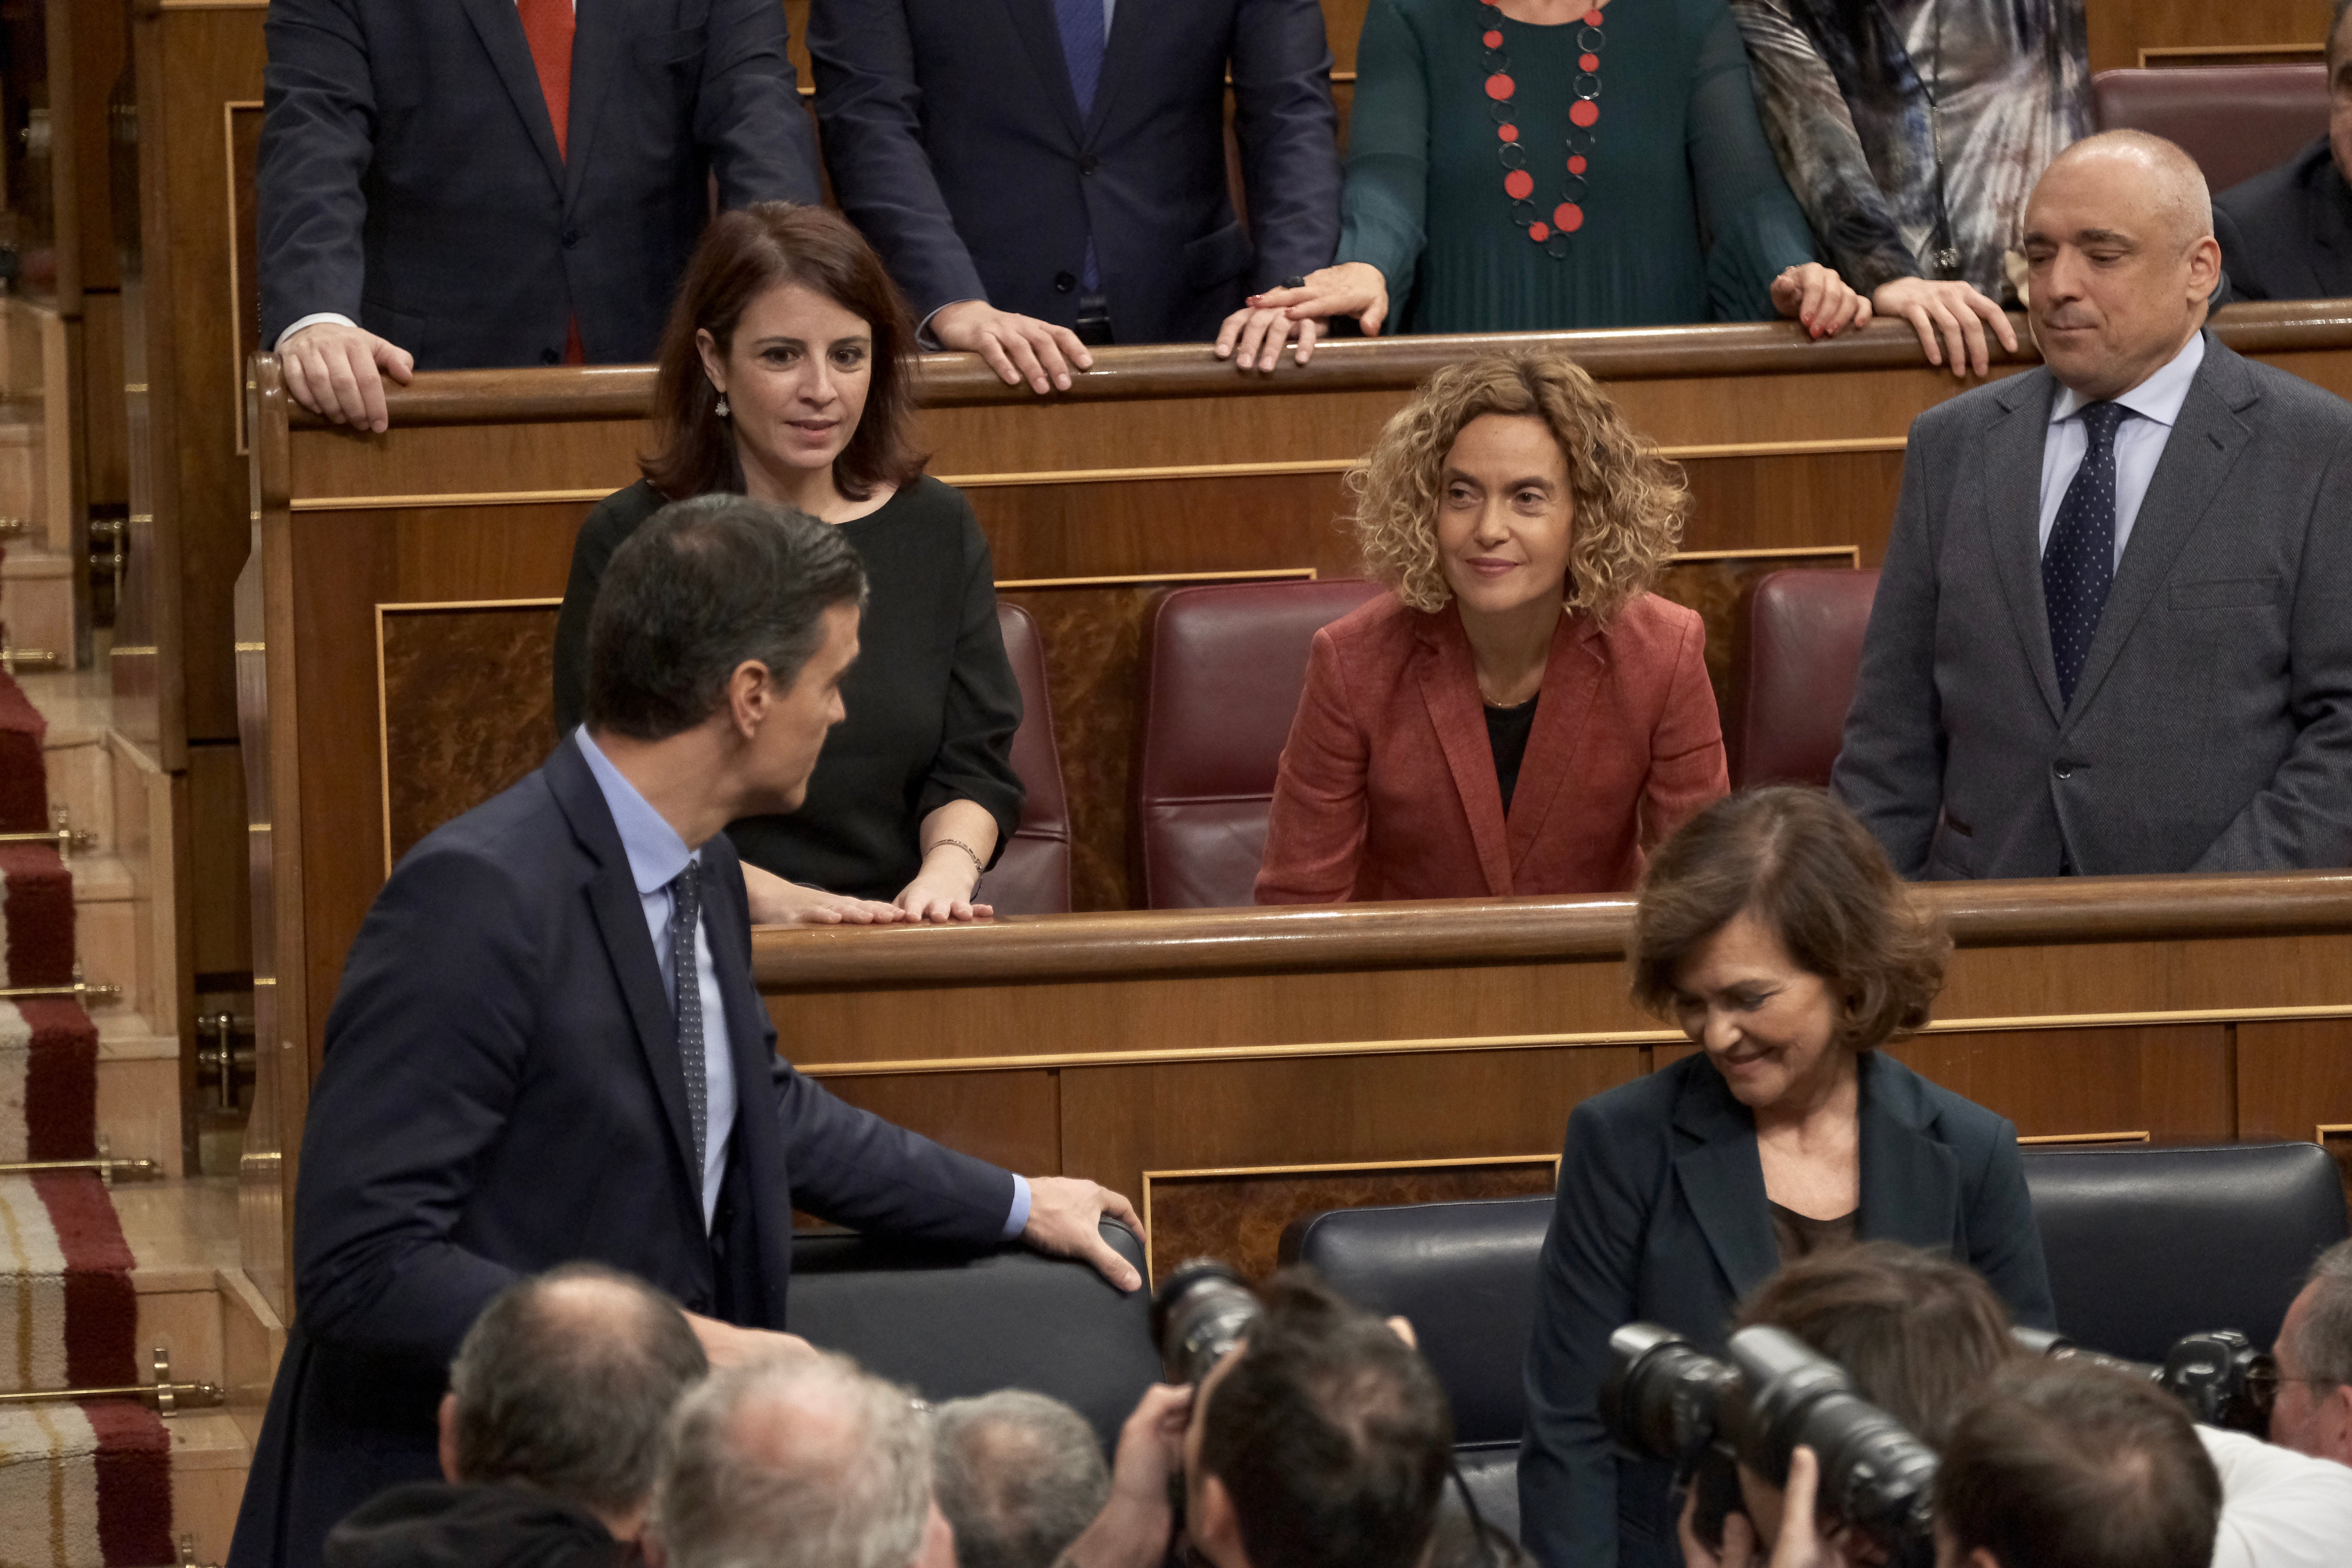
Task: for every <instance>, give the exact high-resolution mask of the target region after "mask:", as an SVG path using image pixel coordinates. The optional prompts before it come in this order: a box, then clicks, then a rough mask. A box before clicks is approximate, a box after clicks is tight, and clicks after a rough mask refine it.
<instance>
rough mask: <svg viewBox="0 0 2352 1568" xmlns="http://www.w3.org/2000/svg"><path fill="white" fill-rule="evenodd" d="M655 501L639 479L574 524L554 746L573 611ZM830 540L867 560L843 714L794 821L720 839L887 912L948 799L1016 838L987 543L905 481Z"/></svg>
mask: <svg viewBox="0 0 2352 1568" xmlns="http://www.w3.org/2000/svg"><path fill="white" fill-rule="evenodd" d="M661 504H662V497H661V494H660V492H659V491H657V490H656V489H654V488H653V486H652V485H650V484H648V483H646V481H644V480H642V479H640V480H639V481H638V482H637V483H635V484H634V485H631V486H630V487H629V488H628V489H625V490H621V491H619V492H617V493H616V494H614V495H611V496H608V497H606V498H605V499H604V500H603V501H602V502H600V503H598V505H597V507H596V510H593V511H592V512H590V513H589V514H588V517H587V520H586V521H583V522H582V523H581V525H580V537H579V539H578V541H577V542H575V543H574V544H573V545H572V581H571V584H570V585H569V586H568V587H566V589H565V590H564V594H563V611H562V616H560V617H559V618H558V619H557V621H556V626H555V721H556V725H557V727H558V728H559V729H560V730H562V731H564V732H566V733H569V732H570V731H571V730H572V726H573V725H575V724H577V723H579V722H580V721H581V720H582V718H583V717H584V714H585V709H586V706H587V684H588V609H589V606H590V605H592V604H593V602H594V600H595V596H596V584H598V582H600V581H601V580H602V579H603V577H604V563H606V562H608V561H610V560H611V559H612V558H613V552H614V551H615V550H617V549H619V548H620V545H621V542H622V541H623V540H625V539H626V538H627V537H628V536H629V535H630V534H631V533H633V532H635V531H636V528H637V525H638V524H639V523H642V522H644V521H646V519H647V518H648V517H651V516H652V515H653V514H654V512H655V511H656V510H658V509H659V507H660V506H661ZM840 528H841V531H842V533H843V535H844V536H845V537H846V538H847V539H848V540H849V542H850V543H851V544H853V545H855V546H856V550H857V553H858V555H859V557H860V558H861V559H863V560H864V561H865V563H866V582H867V587H868V593H867V596H866V616H865V619H864V620H863V622H861V623H860V625H859V626H858V632H857V637H858V644H859V651H858V655H857V662H856V664H854V665H852V666H851V667H850V669H849V674H848V676H847V677H846V678H845V679H843V681H842V683H841V699H842V703H843V705H844V706H845V707H846V708H847V709H848V710H849V717H848V718H847V719H845V721H842V722H841V723H840V724H839V725H837V726H835V729H834V731H833V733H832V734H831V735H829V736H827V737H826V738H825V742H824V753H823V754H822V755H821V756H819V757H818V758H817V764H816V772H815V773H813V774H811V775H810V777H809V787H808V799H807V800H806V801H805V802H804V803H803V805H802V806H801V808H800V810H798V811H796V812H794V813H793V814H792V815H791V816H751V817H746V818H744V819H743V820H742V821H740V822H735V823H730V824H729V825H728V828H727V832H728V836H729V837H731V838H733V839H734V841H735V847H736V850H737V852H738V853H739V854H740V855H741V856H742V858H744V859H745V860H746V861H748V862H750V863H751V864H752V865H754V866H757V867H760V868H761V869H763V870H768V871H772V872H774V873H775V874H776V875H777V876H779V877H783V878H786V879H789V880H792V881H794V882H802V883H805V884H807V885H809V886H811V887H816V888H824V889H827V890H828V891H831V892H835V893H846V894H850V895H852V896H854V897H856V898H862V899H878V900H890V899H894V898H897V897H898V890H899V889H901V888H904V887H905V886H906V885H907V884H908V882H909V881H912V880H913V879H914V876H915V871H916V868H918V867H919V865H920V864H921V863H922V853H921V850H920V848H919V844H918V840H917V836H916V835H917V829H918V828H919V826H920V825H921V823H922V820H923V818H924V817H925V816H929V814H930V813H932V812H933V811H936V810H938V809H939V808H940V806H942V805H946V804H947V803H948V802H950V801H951V800H969V801H974V802H976V803H978V804H979V805H982V806H983V807H985V808H986V809H987V811H988V814H989V815H990V816H993V817H994V818H996V842H997V846H998V847H999V849H1000V850H1001V849H1002V848H1003V846H1004V844H1005V843H1006V842H1007V841H1008V840H1010V839H1011V838H1012V837H1013V829H1014V828H1015V827H1017V826H1020V823H1021V801H1022V790H1021V779H1020V776H1019V775H1018V774H1017V773H1014V772H1013V731H1015V730H1016V729H1018V728H1020V725H1021V689H1020V687H1019V686H1018V685H1016V684H1015V683H1014V681H1013V666H1012V665H1011V663H1010V662H1009V661H1007V660H1006V658H1005V657H1004V638H1003V633H1001V632H1000V631H998V630H997V626H996V586H995V579H994V574H993V572H992V569H991V565H990V562H989V553H988V541H987V540H986V539H984V538H983V537H982V535H981V531H980V523H979V521H978V520H976V519H975V518H974V517H973V516H972V514H971V503H970V502H968V501H966V500H964V499H963V497H962V495H961V493H959V492H958V491H957V490H955V489H953V488H952V487H950V486H948V485H943V484H941V483H940V481H939V480H937V479H918V480H917V481H916V482H915V483H913V484H911V485H908V487H907V488H906V489H902V490H900V491H899V492H898V494H897V495H895V496H892V497H891V498H890V499H889V500H888V501H887V502H885V503H884V504H883V507H882V509H881V510H879V511H877V512H874V513H872V514H871V515H869V516H866V517H861V518H859V519H857V520H856V521H854V522H845V523H842V524H840Z"/></svg>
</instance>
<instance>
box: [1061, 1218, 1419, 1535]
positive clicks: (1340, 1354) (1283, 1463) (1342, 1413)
mask: <svg viewBox="0 0 2352 1568" xmlns="http://www.w3.org/2000/svg"><path fill="white" fill-rule="evenodd" d="M1153 1327H1154V1330H1155V1331H1156V1333H1157V1335H1158V1338H1159V1340H1160V1352H1161V1356H1162V1359H1163V1361H1164V1362H1165V1363H1167V1368H1168V1375H1169V1378H1170V1382H1169V1383H1166V1384H1156V1385H1154V1386H1153V1387H1152V1388H1151V1389H1150V1391H1149V1392H1147V1393H1146V1394H1144V1396H1143V1399H1142V1402H1141V1403H1140V1404H1139V1405H1137V1406H1136V1408H1135V1413H1134V1414H1133V1415H1129V1417H1128V1419H1127V1425H1126V1426H1125V1427H1124V1428H1123V1429H1122V1430H1121V1432H1120V1433H1119V1440H1118V1458H1116V1459H1115V1460H1114V1462H1113V1464H1112V1466H1111V1491H1110V1500H1109V1502H1108V1503H1107V1504H1106V1505H1105V1506H1104V1508H1103V1511H1102V1513H1101V1514H1100V1515H1099V1516H1098V1517H1097V1519H1096V1520H1095V1521H1094V1523H1093V1524H1091V1525H1089V1526H1088V1527H1087V1530H1086V1531H1085V1532H1084V1533H1083V1534H1081V1535H1080V1536H1079V1537H1078V1538H1077V1540H1076V1541H1075V1542H1072V1543H1071V1545H1070V1548H1069V1550H1068V1551H1067V1552H1065V1553H1063V1556H1062V1560H1061V1561H1062V1564H1063V1565H1064V1568H1160V1563H1162V1562H1164V1561H1165V1559H1166V1558H1167V1556H1168V1553H1169V1552H1170V1549H1171V1543H1172V1542H1174V1540H1175V1538H1176V1533H1177V1531H1178V1529H1179V1527H1180V1525H1181V1529H1182V1531H1183V1533H1184V1535H1185V1536H1186V1538H1187V1539H1189V1541H1190V1542H1191V1544H1192V1548H1193V1550H1194V1551H1196V1552H1198V1553H1199V1554H1200V1555H1201V1556H1202V1558H1205V1559H1206V1560H1207V1561H1208V1562H1209V1563H1213V1564H1214V1565H1215V1568H1415V1565H1416V1564H1417V1563H1420V1562H1421V1559H1422V1556H1423V1552H1424V1550H1425V1549H1426V1548H1427V1546H1428V1544H1429V1540H1430V1533H1431V1529H1432V1527H1433V1524H1434V1522H1435V1521H1436V1518H1437V1508H1438V1500H1439V1496H1440V1493H1441V1490H1442V1489H1443V1488H1444V1483H1445V1478H1446V1474H1447V1471H1448V1468H1449V1467H1450V1465H1451V1464H1452V1461H1453V1447H1454V1418H1453V1415H1452V1413H1451V1411H1450V1410H1449V1408H1448V1406H1447V1405H1446V1399H1445V1393H1444V1389H1442V1388H1441V1387H1440V1386H1439V1385H1438V1383H1437V1378H1436V1376H1435V1374H1434V1373H1432V1372H1431V1371H1430V1370H1429V1366H1428V1363H1425V1362H1423V1360H1422V1358H1421V1355H1420V1352H1417V1351H1415V1350H1414V1349H1413V1348H1412V1345H1411V1344H1410V1343H1409V1342H1407V1340H1406V1339H1405V1338H1404V1337H1403V1336H1402V1334H1401V1333H1399V1332H1397V1331H1395V1330H1393V1329H1392V1328H1391V1326H1390V1325H1388V1324H1386V1323H1383V1322H1382V1321H1381V1320H1380V1319H1378V1318H1376V1317H1374V1316H1372V1315H1371V1314H1370V1313H1369V1312H1366V1311H1363V1310H1360V1309H1358V1308H1355V1307H1352V1306H1350V1305H1349V1304H1348V1303H1347V1302H1346V1301H1344V1300H1340V1298H1339V1296H1338V1295H1336V1294H1334V1293H1333V1292H1332V1290H1331V1289H1329V1288H1328V1286H1326V1285H1324V1284H1323V1283H1322V1282H1321V1281H1320V1280H1319V1279H1316V1278H1315V1276H1314V1275H1313V1274H1312V1273H1311V1272H1309V1271H1307V1270H1303V1269H1296V1268H1290V1269H1284V1270H1282V1271H1281V1272H1280V1273H1277V1274H1276V1275H1275V1276H1273V1277H1272V1278H1271V1279H1268V1280H1267V1281H1266V1282H1265V1285H1264V1286H1263V1287H1262V1288H1261V1289H1259V1290H1258V1291H1257V1292H1256V1293H1255V1295H1253V1294H1252V1293H1251V1291H1250V1290H1249V1288H1248V1287H1247V1285H1246V1284H1245V1283H1244V1281H1243V1280H1242V1279H1241V1277H1240V1276H1239V1275H1237V1274H1235V1273H1234V1271H1233V1270H1231V1269H1229V1268H1224V1267H1223V1266H1222V1265H1215V1264H1188V1265H1186V1266H1185V1267H1184V1268H1180V1269H1178V1270H1177V1271H1176V1272H1175V1273H1174V1274H1172V1275H1171V1276H1170V1277H1169V1279H1168V1280H1167V1282H1166V1284H1165V1285H1163V1286H1162V1287H1161V1289H1160V1299H1159V1300H1158V1302H1157V1303H1155V1306H1154V1310H1153ZM1179 1478H1181V1491H1180V1489H1179V1488H1178V1487H1177V1486H1175V1485H1172V1484H1171V1483H1172V1482H1174V1481H1176V1480H1177V1479H1179ZM1179 1496H1181V1520H1180V1518H1179V1514H1178V1509H1177V1506H1176V1503H1175V1500H1174V1499H1175V1498H1176V1497H1179Z"/></svg>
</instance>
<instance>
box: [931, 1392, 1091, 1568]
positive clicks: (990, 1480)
mask: <svg viewBox="0 0 2352 1568" xmlns="http://www.w3.org/2000/svg"><path fill="white" fill-rule="evenodd" d="M937 1443H938V1448H937V1452H936V1454H935V1455H934V1457H933V1459H932V1464H931V1479H932V1483H933V1485H934V1486H935V1487H936V1488H937V1489H938V1493H939V1500H940V1512H941V1513H943V1514H945V1515H947V1521H948V1523H950V1525H952V1526H954V1527H955V1541H956V1568H1051V1565H1052V1563H1053V1562H1054V1560H1055V1559H1056V1558H1058V1557H1059V1556H1061V1554H1062V1552H1063V1550H1064V1548H1066V1547H1067V1546H1068V1545H1069V1544H1070V1542H1073V1541H1076V1539H1077V1538H1078V1535H1079V1533H1080V1532H1081V1531H1084V1530H1085V1529H1086V1527H1087V1525H1088V1524H1090V1523H1092V1522H1093V1521H1094V1517H1095V1515H1097V1513H1100V1512H1101V1511H1102V1507H1103V1504H1104V1503H1105V1502H1106V1501H1108V1500H1109V1497H1110V1467H1109V1466H1108V1465H1107V1464H1105V1463H1104V1462H1103V1453H1102V1444H1101V1442H1100V1440H1099V1439H1097V1437H1096V1436H1095V1429H1094V1428H1093V1427H1092V1426H1088V1425H1087V1418H1086V1417H1085V1416H1083V1415H1079V1414H1078V1413H1077V1412H1076V1410H1073V1409H1071V1408H1070V1407H1069V1406H1068V1405H1065V1404H1063V1403H1062V1402H1061V1401H1060V1400H1058V1399H1049V1398H1047V1397H1046V1396H1045V1394H1032V1393H1030V1392H1029V1391H1028V1390H1026V1389H1019V1388H1007V1389H1003V1390H1001V1391H999V1392H997V1393H995V1394H982V1395H981V1396H980V1397H979V1398H977V1399H956V1400H950V1401H949V1402H948V1403H947V1404H945V1405H940V1415H939V1430H938V1436H937Z"/></svg>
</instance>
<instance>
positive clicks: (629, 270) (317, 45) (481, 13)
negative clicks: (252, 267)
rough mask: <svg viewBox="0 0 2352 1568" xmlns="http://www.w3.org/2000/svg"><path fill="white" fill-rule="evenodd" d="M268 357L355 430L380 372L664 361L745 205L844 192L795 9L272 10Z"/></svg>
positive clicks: (265, 174)
mask: <svg viewBox="0 0 2352 1568" xmlns="http://www.w3.org/2000/svg"><path fill="white" fill-rule="evenodd" d="M267 33H268V44H269V64H268V70H267V72H266V74H265V75H264V77H263V98H264V109H263V117H262V126H261V148H260V156H259V162H258V163H257V167H256V170H255V184H256V192H255V194H256V196H257V201H258V205H259V220H260V231H261V233H260V254H261V265H260V270H261V341H262V342H264V343H265V344H268V345H273V346H275V347H276V348H277V350H278V353H279V354H280V356H281V357H282V358H283V359H284V361H285V363H286V378H287V386H288V389H289V391H290V392H291V393H292V394H293V395H294V397H295V400H296V401H297V402H299V403H300V404H301V405H303V406H305V407H307V408H310V409H311V410H313V411H315V412H317V413H320V414H323V415H326V416H328V417H330V418H333V419H337V420H340V421H343V422H347V423H351V424H355V425H364V426H369V427H371V428H373V429H376V430H382V429H383V428H384V426H385V416H384V404H383V385H382V382H381V380H380V379H379V377H380V374H383V373H388V374H391V375H392V376H393V378H394V380H398V381H405V380H407V379H408V373H409V372H410V370H411V369H414V368H422V369H425V370H458V369H465V368H467V367H472V366H497V365H526V364H555V363H561V362H562V361H565V360H567V359H568V360H571V361H572V362H573V363H583V362H584V363H641V362H644V361H647V360H650V359H652V358H653V357H654V351H655V347H656V343H657V342H659V340H660V337H661V329H662V323H663V321H664V320H665V319H666V318H667V316H668V313H669V305H670V295H671V293H672V291H673V290H674V289H676V287H677V279H678V278H679V276H680V275H681V274H682V273H683V272H684V271H685V269H686V263H687V258H688V257H689V256H690V255H691V254H692V253H693V250H694V245H695V241H696V239H697V238H698V237H699V236H700V235H701V233H702V227H703V225H704V223H705V222H707V221H708V219H709V215H710V181H711V178H712V176H713V175H716V176H717V179H718V184H719V203H720V205H722V206H726V207H740V206H743V205H747V204H749V203H751V202H756V201H766V200H781V201H796V202H814V201H816V200H817V199H818V180H817V167H816V147H815V139H814V135H813V133H812V132H811V128H810V126H809V122H808V116H807V115H806V114H805V113H804V112H803V110H802V109H801V107H800V104H799V101H798V99H797V78H796V76H795V74H794V72H793V66H792V62H791V61H790V60H789V59H788V58H786V57H785V54H784V17H783V9H782V6H780V5H777V4H776V0H576V16H575V0H271V5H270V7H269V20H268V24H267Z"/></svg>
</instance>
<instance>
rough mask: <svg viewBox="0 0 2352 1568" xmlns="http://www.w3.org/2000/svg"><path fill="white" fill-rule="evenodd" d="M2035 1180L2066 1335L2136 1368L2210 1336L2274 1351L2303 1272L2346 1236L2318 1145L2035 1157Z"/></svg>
mask: <svg viewBox="0 0 2352 1568" xmlns="http://www.w3.org/2000/svg"><path fill="white" fill-rule="evenodd" d="M2025 1184H2026V1186H2027V1187H2028V1188H2029V1189H2030V1190H2031V1191H2032V1194H2033V1215H2034V1220H2035V1222H2036V1224H2037V1225H2039V1226H2040V1227H2041V1231H2042V1253H2043V1255H2044V1256H2045V1257H2047V1258H2048V1259H2049V1260H2050V1287H2051V1290H2052V1293H2053V1296H2054V1297H2055V1298H2056V1300H2057V1305H2058V1327H2059V1329H2060V1331H2063V1333H2065V1334H2066V1335H2067V1336H2068V1337H2069V1338H2071V1339H2073V1340H2074V1341H2076V1342H2079V1343H2081V1344H2083V1345H2085V1346H2088V1347H2089V1348H2091V1349H2093V1350H2099V1351H2105V1352H2107V1353H2108V1354H2110V1355H2121V1356H2129V1357H2131V1358H2133V1359H2134V1360H2136V1361H2149V1362H2160V1361H2162V1360H2163V1359H2164V1352H2166V1351H2167V1350H2168V1349H2169V1348H2170V1347H2171V1345H2172V1342H2174V1341H2175V1340H2177V1339H2179V1337H2180V1336H2181V1335H2183V1334H2188V1333H2195V1332H2198V1331H2201V1330H2207V1329H2237V1330H2239V1331H2242V1332H2243V1333H2244V1334H2245V1335H2246V1337H2247V1338H2248V1339H2250V1340H2252V1341H2253V1342H2254V1343H2256V1344H2257V1345H2260V1346H2262V1347H2263V1349H2265V1350H2267V1349H2268V1348H2269V1347H2270V1344H2271V1342H2272V1341H2273V1340H2275V1339H2276V1338H2277V1337H2278V1330H2279V1321H2280V1320H2281V1319H2283V1318H2284V1317H2285V1316H2286V1309H2287V1306H2288V1304H2289V1303H2290V1302H2292V1301H2293V1300H2294V1294H2295V1291H2296V1289H2298V1288H2300V1286H2301V1284H2302V1280H2303V1273H2304V1270H2305V1269H2306V1268H2309V1267H2310V1266H2311V1260H2312V1258H2315V1256H2317V1255H2318V1253H2319V1251H2320V1249H2321V1248H2323V1247H2326V1246H2328V1245H2329V1244H2331V1243H2333V1242H2337V1241H2341V1240H2343V1239H2344V1237H2345V1235H2346V1231H2347V1222H2346V1216H2345V1205H2344V1185H2343V1178H2342V1177H2341V1176H2340V1175H2339V1174H2338V1173H2337V1172H2336V1162H2335V1161H2334V1160H2332V1159H2330V1158H2329V1157H2328V1156H2327V1153H2326V1151H2325V1150H2323V1149H2321V1148H2320V1147H2319V1145H2317V1144H2316V1143H2217V1144H2205V1145H2199V1146H2194V1147H2177V1148H2176V1147H2162V1146H2158V1147H2148V1146H2146V1145H2130V1144H2125V1145H2117V1146H2113V1147H2107V1148H2098V1147H2093V1148H2080V1149H2029V1150H2027V1151H2026V1152H2025Z"/></svg>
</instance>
